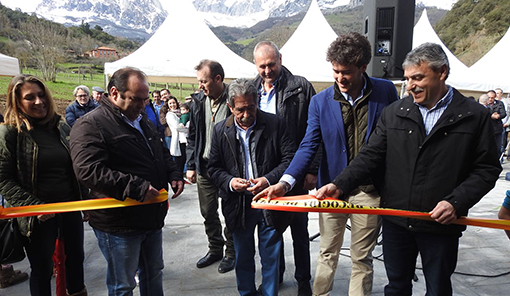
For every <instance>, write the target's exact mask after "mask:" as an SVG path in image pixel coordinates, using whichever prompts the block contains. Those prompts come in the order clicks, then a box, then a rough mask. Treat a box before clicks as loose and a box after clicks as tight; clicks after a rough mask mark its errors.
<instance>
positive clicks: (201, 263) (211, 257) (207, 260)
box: [197, 252, 223, 268]
mask: <svg viewBox="0 0 510 296" xmlns="http://www.w3.org/2000/svg"><path fill="white" fill-rule="evenodd" d="M222 257H223V255H220V254H213V253H211V252H208V253H207V254H205V256H204V257H202V258H200V260H198V262H197V267H198V268H204V267H207V266H209V265H211V264H213V263H214V262H218V261H220V260H221V258H222Z"/></svg>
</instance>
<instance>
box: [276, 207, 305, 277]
mask: <svg viewBox="0 0 510 296" xmlns="http://www.w3.org/2000/svg"><path fill="white" fill-rule="evenodd" d="M293 215H294V217H293V219H292V221H291V223H290V225H289V227H290V232H291V235H292V247H293V249H294V264H295V266H296V270H295V272H294V278H295V279H296V280H297V281H298V282H302V281H304V282H309V281H310V279H311V278H312V276H311V271H310V235H309V234H308V213H293ZM284 249H285V247H284V245H283V239H282V247H281V249H280V281H282V280H283V273H284V272H285V254H284Z"/></svg>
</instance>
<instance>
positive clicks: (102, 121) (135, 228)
mask: <svg viewBox="0 0 510 296" xmlns="http://www.w3.org/2000/svg"><path fill="white" fill-rule="evenodd" d="M108 90H109V94H110V95H109V96H108V98H105V99H103V100H101V105H100V106H99V107H97V108H96V109H94V110H93V111H92V112H89V113H87V114H86V115H85V116H84V117H82V119H80V120H79V121H78V122H76V124H75V125H74V127H73V129H72V131H71V156H72V159H73V165H74V171H75V172H76V176H77V178H78V179H79V180H80V181H81V182H83V183H84V184H85V185H86V186H88V187H89V188H91V189H92V195H93V196H96V197H97V196H109V197H113V198H115V199H118V200H125V199H126V198H127V197H129V198H132V199H136V200H138V201H142V202H143V201H148V200H150V199H153V198H155V197H157V196H159V190H161V189H168V183H170V184H171V186H172V189H173V190H174V192H175V194H174V195H173V196H172V198H174V197H176V196H178V195H179V194H180V193H181V192H182V190H183V184H184V183H183V179H182V172H180V171H179V170H178V168H177V166H176V165H175V163H174V162H172V161H171V160H170V154H169V152H168V150H167V149H165V148H164V147H163V143H162V142H161V139H160V137H159V135H158V132H157V131H156V129H155V127H154V125H153V124H152V123H151V122H150V121H149V119H148V118H147V115H146V114H145V113H142V110H143V109H144V101H145V100H146V99H148V98H149V86H148V84H147V81H146V78H145V75H144V74H143V72H141V71H140V70H137V69H134V68H123V69H120V70H117V71H116V72H115V73H114V74H113V76H112V78H111V80H110V83H109V84H108ZM167 208H168V203H167V202H166V201H164V202H158V203H151V204H147V205H141V206H133V207H122V208H113V209H104V210H94V211H90V212H89V213H90V220H89V221H90V225H91V226H92V227H93V228H94V232H95V234H96V237H97V239H98V242H99V247H100V249H101V252H102V253H103V255H104V257H105V259H106V261H107V263H108V269H107V279H106V281H107V286H108V293H109V295H128V294H130V293H132V290H133V289H134V288H135V287H136V283H135V280H134V277H135V274H136V272H137V271H138V275H139V279H140V282H139V286H140V290H141V291H144V292H142V295H151V296H152V295H156V296H160V295H163V285H162V270H163V251H162V230H161V229H162V227H163V225H164V219H165V216H166V213H167ZM144 293H145V294H144Z"/></svg>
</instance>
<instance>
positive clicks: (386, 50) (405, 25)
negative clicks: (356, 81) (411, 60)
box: [363, 0, 415, 79]
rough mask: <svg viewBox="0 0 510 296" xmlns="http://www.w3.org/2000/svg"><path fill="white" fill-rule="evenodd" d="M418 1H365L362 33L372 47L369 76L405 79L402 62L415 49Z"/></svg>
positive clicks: (368, 68) (368, 69)
mask: <svg viewBox="0 0 510 296" xmlns="http://www.w3.org/2000/svg"><path fill="white" fill-rule="evenodd" d="M414 7H415V0H365V4H364V6H363V18H364V26H363V30H364V31H363V33H364V35H365V36H366V37H367V38H368V40H369V41H370V44H371V45H372V48H373V51H372V61H371V62H370V64H368V67H367V74H368V75H369V76H372V77H379V78H387V79H389V78H402V77H403V76H404V70H403V69H402V62H403V61H404V58H405V56H406V54H407V53H408V52H409V51H411V49H412V45H413V27H414Z"/></svg>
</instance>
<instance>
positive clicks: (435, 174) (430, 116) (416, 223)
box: [316, 43, 501, 296]
mask: <svg viewBox="0 0 510 296" xmlns="http://www.w3.org/2000/svg"><path fill="white" fill-rule="evenodd" d="M403 68H404V76H405V78H406V80H407V91H409V93H410V94H411V96H408V97H405V98H403V99H402V100H399V101H397V102H394V103H393V104H391V105H389V106H388V107H386V108H385V109H384V110H383V112H382V115H381V118H380V119H379V121H378V123H377V127H376V129H375V131H374V133H372V135H371V136H370V139H369V140H368V143H367V144H366V145H364V146H363V149H362V150H361V152H360V153H359V154H358V155H357V156H356V157H355V158H354V159H353V160H352V162H350V164H349V165H348V166H347V167H346V168H345V169H344V170H343V171H342V173H340V175H339V176H337V177H336V178H335V180H334V181H333V182H332V183H329V184H327V185H325V186H323V187H322V188H320V189H319V190H318V192H317V195H316V196H317V198H318V199H322V198H324V197H325V196H330V197H333V198H342V199H343V198H345V197H346V195H347V194H349V192H351V191H352V190H353V189H354V188H355V187H356V186H357V185H359V184H360V183H361V182H363V181H364V180H366V179H367V178H368V177H369V176H370V175H371V172H373V171H375V170H377V169H383V170H384V173H383V174H381V175H380V177H383V179H382V180H381V181H382V182H381V185H382V186H381V187H380V188H379V189H380V195H381V206H382V207H384V208H392V209H402V210H411V211H420V212H428V213H430V217H431V218H432V219H433V220H434V221H426V220H417V219H408V218H402V217H394V216H383V251H384V265H385V268H386V274H387V276H388V280H389V283H388V285H387V286H386V287H385V288H384V294H385V295H387V296H389V295H398V296H406V295H411V294H412V279H413V276H414V270H415V265H416V258H417V256H418V254H420V256H421V261H422V266H423V273H424V275H425V281H426V282H427V292H426V295H452V285H451V280H450V278H451V275H452V274H453V272H454V270H455V267H456V264H457V253H458V247H459V238H460V236H461V235H462V231H463V230H465V229H466V226H462V225H456V224H451V223H452V222H453V221H455V220H456V219H457V218H458V217H460V216H466V215H467V214H468V210H469V209H470V208H471V207H472V206H474V205H475V204H476V203H477V202H478V201H479V200H480V199H481V198H482V197H483V196H484V195H485V194H486V193H487V192H489V191H490V190H491V189H492V188H493V187H494V184H495V183H496V180H497V179H498V177H499V173H500V172H501V165H500V163H499V160H498V157H499V147H496V142H495V141H494V132H493V129H492V126H491V123H490V114H489V111H488V109H486V108H484V107H483V106H482V105H480V104H478V103H477V102H475V101H474V100H470V99H467V98H466V97H464V96H463V95H462V94H460V93H459V92H458V91H457V90H456V89H454V88H453V87H450V86H449V85H446V83H445V81H446V79H447V78H448V74H449V70H450V69H449V63H448V58H447V57H446V54H445V53H444V51H443V49H442V48H441V46H440V45H438V44H434V43H424V44H422V45H420V46H418V47H417V48H415V49H413V50H412V51H411V52H410V53H408V54H407V56H406V58H405V60H404V63H403Z"/></svg>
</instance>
